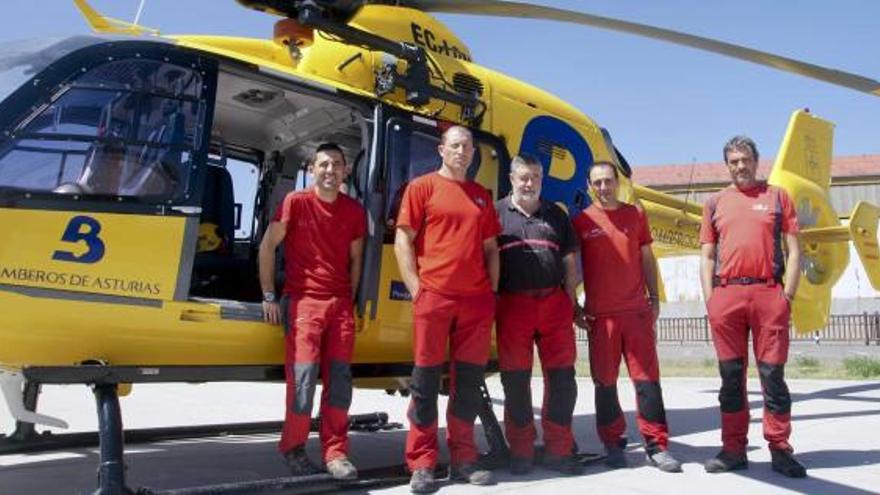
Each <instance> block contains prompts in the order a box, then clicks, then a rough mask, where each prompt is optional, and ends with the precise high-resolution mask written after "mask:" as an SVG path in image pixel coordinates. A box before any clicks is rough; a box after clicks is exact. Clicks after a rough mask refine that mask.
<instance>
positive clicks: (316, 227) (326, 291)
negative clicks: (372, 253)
mask: <svg viewBox="0 0 880 495" xmlns="http://www.w3.org/2000/svg"><path fill="white" fill-rule="evenodd" d="M345 167H346V164H345V156H344V155H343V153H342V150H341V149H340V148H339V146H337V145H336V144H333V143H325V144H322V145H320V146H319V147H318V148H317V151H316V152H315V157H314V160H313V161H312V163H311V164H310V165H309V169H308V170H309V173H310V174H311V175H312V177H313V178H314V181H315V184H314V186H313V187H311V188H309V189H306V190H303V191H296V192H291V193H290V194H288V195H287V196H286V197H285V198H284V201H283V202H282V203H281V206H280V207H279V208H278V210H277V211H276V212H275V217H274V218H273V219H272V222H271V223H270V224H269V228H268V229H267V230H266V233H265V235H264V236H263V241H262V242H261V243H260V254H259V267H260V285H261V286H262V288H263V316H264V319H265V320H266V321H267V322H269V323H272V324H278V323H281V322H283V323H284V326H285V336H284V343H285V345H284V350H285V353H284V354H285V358H284V363H285V366H284V374H285V378H286V379H287V380H286V381H287V399H286V404H287V407H286V410H285V417H284V428H283V430H282V432H281V441H280V443H279V445H278V448H279V450H280V451H281V453H282V454H283V455H284V457H285V459H286V461H287V465H288V467H289V468H290V471H291V473H293V474H294V475H297V476H302V475H310V474H316V473H318V472H319V469H318V467H317V466H315V465H314V464H312V462H311V461H310V460H309V458H308V457H307V456H306V451H305V443H306V440H307V439H308V436H309V426H310V421H311V411H312V400H313V398H314V395H315V385H316V383H317V379H318V373H319V371H320V375H321V380H322V382H323V386H322V391H321V411H320V415H321V430H320V438H321V450H322V452H323V460H324V462H325V464H326V468H327V471H328V472H329V473H330V475H331V476H333V477H334V478H337V479H354V478H356V477H357V470H356V469H355V467H354V466H353V465H352V464H351V462H350V461H349V460H348V457H347V453H348V408H349V406H350V405H351V367H350V363H351V357H352V352H353V350H354V314H353V312H352V308H353V298H354V294H355V291H356V290H357V283H358V280H359V279H360V273H361V264H362V257H363V247H364V240H363V238H364V234H365V232H366V219H365V216H364V209H363V208H362V207H361V205H360V204H358V203H357V201H355V200H353V199H351V198H349V197H348V196H346V195H344V194H340V192H339V186H340V184H341V183H342V181H343V179H344V177H345ZM281 243H284V260H285V279H284V297H283V301H282V302H283V304H278V302H276V296H275V280H274V274H275V249H276V248H277V247H278V245H279V244H281Z"/></svg>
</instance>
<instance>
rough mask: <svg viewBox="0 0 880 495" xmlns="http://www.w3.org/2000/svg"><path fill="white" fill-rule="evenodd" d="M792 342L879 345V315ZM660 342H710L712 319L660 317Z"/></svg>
mask: <svg viewBox="0 0 880 495" xmlns="http://www.w3.org/2000/svg"><path fill="white" fill-rule="evenodd" d="M789 332H790V336H791V340H792V341H819V342H848V343H861V344H864V345H872V344H873V345H880V312H875V313H868V312H865V313H861V314H846V315H831V316H830V317H829V319H828V325H826V326H825V328H824V329H822V330H820V331H818V332H811V333H797V332H795V331H794V328H791V329H790V330H789ZM577 338H578V340H581V341H586V340H587V333H586V332H585V331H584V330H581V329H578V330H577ZM657 341H658V342H679V343H682V344H684V343H691V342H711V341H712V333H711V331H710V330H709V318H708V317H706V316H702V317H687V318H660V320H659V321H658V322H657Z"/></svg>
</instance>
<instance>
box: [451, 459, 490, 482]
mask: <svg viewBox="0 0 880 495" xmlns="http://www.w3.org/2000/svg"><path fill="white" fill-rule="evenodd" d="M449 479H450V480H452V481H458V482H464V483H469V484H471V485H477V486H486V485H494V484H495V476H493V475H492V471H488V470H486V469H480V468H479V467H477V465H476V464H460V465H458V466H455V465H450V466H449Z"/></svg>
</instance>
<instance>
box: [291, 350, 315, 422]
mask: <svg viewBox="0 0 880 495" xmlns="http://www.w3.org/2000/svg"><path fill="white" fill-rule="evenodd" d="M292 372H293V384H294V390H295V392H296V393H295V396H294V398H293V412H294V414H311V413H312V400H313V399H314V398H315V385H316V384H317V383H318V365H317V364H316V363H297V364H294V365H293V370H292Z"/></svg>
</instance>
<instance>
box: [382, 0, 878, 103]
mask: <svg viewBox="0 0 880 495" xmlns="http://www.w3.org/2000/svg"><path fill="white" fill-rule="evenodd" d="M396 3H398V4H401V5H406V6H409V7H413V8H417V9H420V10H424V11H427V12H439V13H447V14H470V15H480V16H495V17H519V18H524V19H544V20H551V21H559V22H567V23H571V24H580V25H584V26H592V27H597V28H601V29H607V30H611V31H619V32H624V33H629V34H634V35H636V36H642V37H646V38H653V39H657V40H662V41H666V42H669V43H674V44H676V45H683V46H689V47H691V48H696V49H698V50H703V51H708V52H712V53H718V54H720V55H726V56H728V57H732V58H736V59H739V60H745V61H748V62H753V63H756V64H761V65H764V66H767V67H772V68H774V69H779V70H782V71H785V72H791V73H794V74H799V75H801V76H805V77H809V78H812V79H818V80H820V81H825V82H827V83H831V84H834V85H837V86H843V87H846V88H850V89H854V90H856V91H860V92H863V93H868V94H871V95H874V96H880V82H878V81H876V80H873V79H870V78H867V77H864V76H860V75H858V74H851V73H849V72H843V71H839V70H835V69H829V68H827V67H821V66H818V65H814V64H810V63H806V62H802V61H800V60H795V59H792V58H788V57H782V56H779V55H774V54H772V53H767V52H762V51H759V50H754V49H752V48H746V47H744V46H739V45H734V44H732V43H726V42H724V41H718V40H713V39H710V38H703V37H700V36H694V35H692V34H686V33H681V32H678V31H672V30H669V29H663V28H658V27H654V26H648V25H645V24H638V23H635V22H628V21H623V20H620V19H613V18H610V17H601V16H597V15H592V14H585V13H582V12H575V11H572V10H565V9H558V8H555V7H545V6H541V5H533V4H528V3H520V2H509V1H504V0H399V1H397V2H396Z"/></svg>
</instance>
